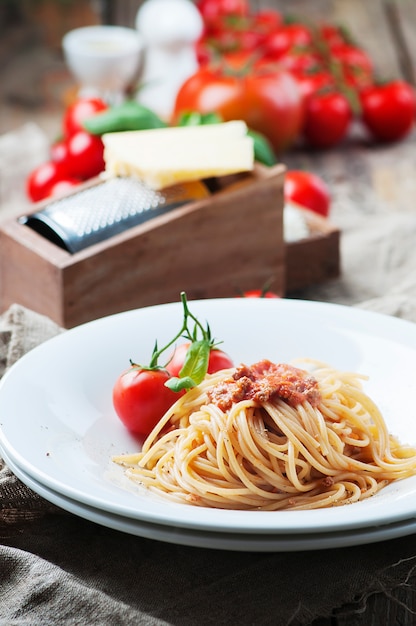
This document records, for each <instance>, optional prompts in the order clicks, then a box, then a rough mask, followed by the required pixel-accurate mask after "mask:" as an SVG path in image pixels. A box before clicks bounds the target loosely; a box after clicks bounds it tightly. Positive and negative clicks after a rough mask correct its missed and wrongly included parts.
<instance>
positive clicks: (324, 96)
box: [303, 91, 352, 148]
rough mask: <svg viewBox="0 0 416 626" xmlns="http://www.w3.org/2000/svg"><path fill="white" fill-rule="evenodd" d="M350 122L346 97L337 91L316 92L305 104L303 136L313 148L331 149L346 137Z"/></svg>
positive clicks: (350, 111)
mask: <svg viewBox="0 0 416 626" xmlns="http://www.w3.org/2000/svg"><path fill="white" fill-rule="evenodd" d="M351 120H352V110H351V106H350V103H349V101H348V100H347V98H346V96H344V95H343V94H342V93H340V92H337V91H328V92H322V93H320V92H316V93H314V94H312V95H311V96H310V97H309V98H308V99H307V100H306V103H305V124H304V127H303V136H304V138H305V139H306V141H307V143H308V144H309V145H310V146H312V147H314V148H332V147H333V146H335V145H337V144H338V143H340V142H341V141H342V140H343V139H344V137H345V136H346V135H347V132H348V129H349V126H350V123H351Z"/></svg>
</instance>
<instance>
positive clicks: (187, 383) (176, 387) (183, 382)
mask: <svg viewBox="0 0 416 626" xmlns="http://www.w3.org/2000/svg"><path fill="white" fill-rule="evenodd" d="M196 385H197V383H196V382H195V381H194V380H193V379H192V378H190V377H189V376H185V377H184V378H177V377H176V376H172V378H169V379H168V380H167V381H166V382H165V387H169V389H172V391H176V392H178V391H182V389H192V387H196Z"/></svg>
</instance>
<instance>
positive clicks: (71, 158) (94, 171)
mask: <svg viewBox="0 0 416 626" xmlns="http://www.w3.org/2000/svg"><path fill="white" fill-rule="evenodd" d="M67 148H68V153H67V160H66V168H67V170H68V172H69V173H70V175H71V176H75V177H77V178H82V179H84V180H86V179H88V178H92V177H94V176H97V175H98V174H99V173H100V172H102V171H103V170H104V168H105V162H104V144H103V142H102V140H101V137H99V136H98V135H91V134H90V133H87V132H86V131H84V130H79V131H78V132H77V133H75V134H74V135H72V136H71V137H69V139H68V142H67Z"/></svg>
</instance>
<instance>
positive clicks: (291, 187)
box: [284, 170, 331, 217]
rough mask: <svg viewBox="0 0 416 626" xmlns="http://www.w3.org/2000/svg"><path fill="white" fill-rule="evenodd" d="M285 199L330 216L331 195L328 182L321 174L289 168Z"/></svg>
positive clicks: (285, 185)
mask: <svg viewBox="0 0 416 626" xmlns="http://www.w3.org/2000/svg"><path fill="white" fill-rule="evenodd" d="M284 196H285V200H287V201H292V202H295V203H296V204H300V205H301V206H303V207H305V208H307V209H310V210H311V211H314V212H315V213H318V214H319V215H323V216H324V217H328V215H329V212H330V207H331V195H330V192H329V189H328V187H327V185H326V183H325V182H324V181H323V180H322V178H321V177H320V176H317V175H316V174H312V172H306V171H303V170H289V171H288V172H286V175H285V184H284Z"/></svg>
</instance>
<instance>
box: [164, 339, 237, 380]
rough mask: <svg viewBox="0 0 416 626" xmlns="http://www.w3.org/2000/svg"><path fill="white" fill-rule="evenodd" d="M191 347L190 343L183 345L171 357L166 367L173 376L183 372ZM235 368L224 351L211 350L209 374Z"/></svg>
mask: <svg viewBox="0 0 416 626" xmlns="http://www.w3.org/2000/svg"><path fill="white" fill-rule="evenodd" d="M189 346H190V344H189V343H182V344H180V345H179V346H177V347H176V348H175V350H174V352H173V354H172V355H171V359H170V361H169V363H168V364H167V365H166V369H167V370H168V372H169V374H170V375H171V376H179V372H180V371H181V369H182V367H183V364H184V362H185V357H186V353H187V351H188V348H189ZM233 366H234V363H233V361H232V360H231V358H230V357H229V356H228V354H226V353H225V352H223V351H222V350H218V348H212V349H211V350H210V353H209V360H208V369H207V373H208V374H214V373H215V372H218V371H220V370H224V369H228V368H229V367H233Z"/></svg>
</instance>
